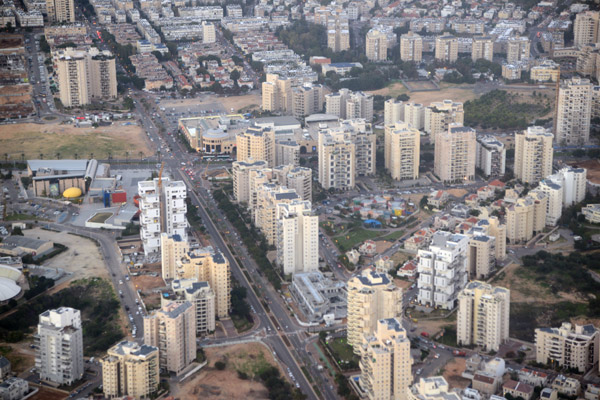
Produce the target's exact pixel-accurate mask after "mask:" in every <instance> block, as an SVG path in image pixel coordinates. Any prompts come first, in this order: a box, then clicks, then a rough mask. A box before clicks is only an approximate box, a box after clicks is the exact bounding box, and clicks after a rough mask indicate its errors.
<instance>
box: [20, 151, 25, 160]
mask: <svg viewBox="0 0 600 400" xmlns="http://www.w3.org/2000/svg"><path fill="white" fill-rule="evenodd" d="M24 161H25V153H21V162H24Z"/></svg>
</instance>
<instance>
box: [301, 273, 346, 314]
mask: <svg viewBox="0 0 600 400" xmlns="http://www.w3.org/2000/svg"><path fill="white" fill-rule="evenodd" d="M290 292H291V293H292V296H294V298H295V299H296V301H297V303H298V306H299V307H300V309H301V310H302V312H303V313H304V315H305V316H306V317H307V318H308V320H309V321H311V322H320V321H323V320H325V323H328V322H329V321H330V320H329V319H328V318H329V317H333V319H342V318H346V316H347V308H348V307H347V299H346V294H347V292H346V283H345V282H343V281H339V280H337V279H335V276H334V275H331V274H328V276H325V275H323V273H321V272H320V271H315V272H306V273H297V274H294V275H293V276H292V285H291V288H290Z"/></svg>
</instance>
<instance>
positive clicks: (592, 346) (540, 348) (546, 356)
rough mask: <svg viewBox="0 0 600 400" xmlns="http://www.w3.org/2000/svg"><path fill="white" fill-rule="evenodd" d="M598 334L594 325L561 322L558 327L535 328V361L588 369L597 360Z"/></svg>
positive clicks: (582, 371)
mask: <svg viewBox="0 0 600 400" xmlns="http://www.w3.org/2000/svg"><path fill="white" fill-rule="evenodd" d="M599 340H600V334H599V333H598V330H597V329H596V328H595V327H594V326H593V325H575V326H573V325H572V324H571V323H569V322H563V324H562V325H561V327H560V328H537V329H536V330H535V349H536V361H537V362H539V363H542V364H549V363H552V364H556V365H559V366H561V367H566V368H573V369H576V370H579V372H581V373H585V372H587V371H588V370H589V369H590V368H592V367H593V366H594V364H596V362H598V346H599Z"/></svg>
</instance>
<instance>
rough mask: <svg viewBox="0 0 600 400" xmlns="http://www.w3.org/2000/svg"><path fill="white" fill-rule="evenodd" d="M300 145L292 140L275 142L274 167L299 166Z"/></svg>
mask: <svg viewBox="0 0 600 400" xmlns="http://www.w3.org/2000/svg"><path fill="white" fill-rule="evenodd" d="M299 164H300V145H299V144H298V143H297V142H295V141H293V140H290V139H288V140H276V141H275V165H299Z"/></svg>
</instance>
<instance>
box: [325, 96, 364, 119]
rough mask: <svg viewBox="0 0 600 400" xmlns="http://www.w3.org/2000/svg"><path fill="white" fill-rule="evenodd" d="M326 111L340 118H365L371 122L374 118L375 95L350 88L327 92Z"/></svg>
mask: <svg viewBox="0 0 600 400" xmlns="http://www.w3.org/2000/svg"><path fill="white" fill-rule="evenodd" d="M325 113H326V114H330V115H336V116H338V117H340V119H357V118H363V119H365V120H366V121H367V122H370V121H372V120H373V95H372V94H370V93H364V92H353V91H351V90H348V89H340V90H339V91H338V92H334V93H329V94H326V95H325Z"/></svg>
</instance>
